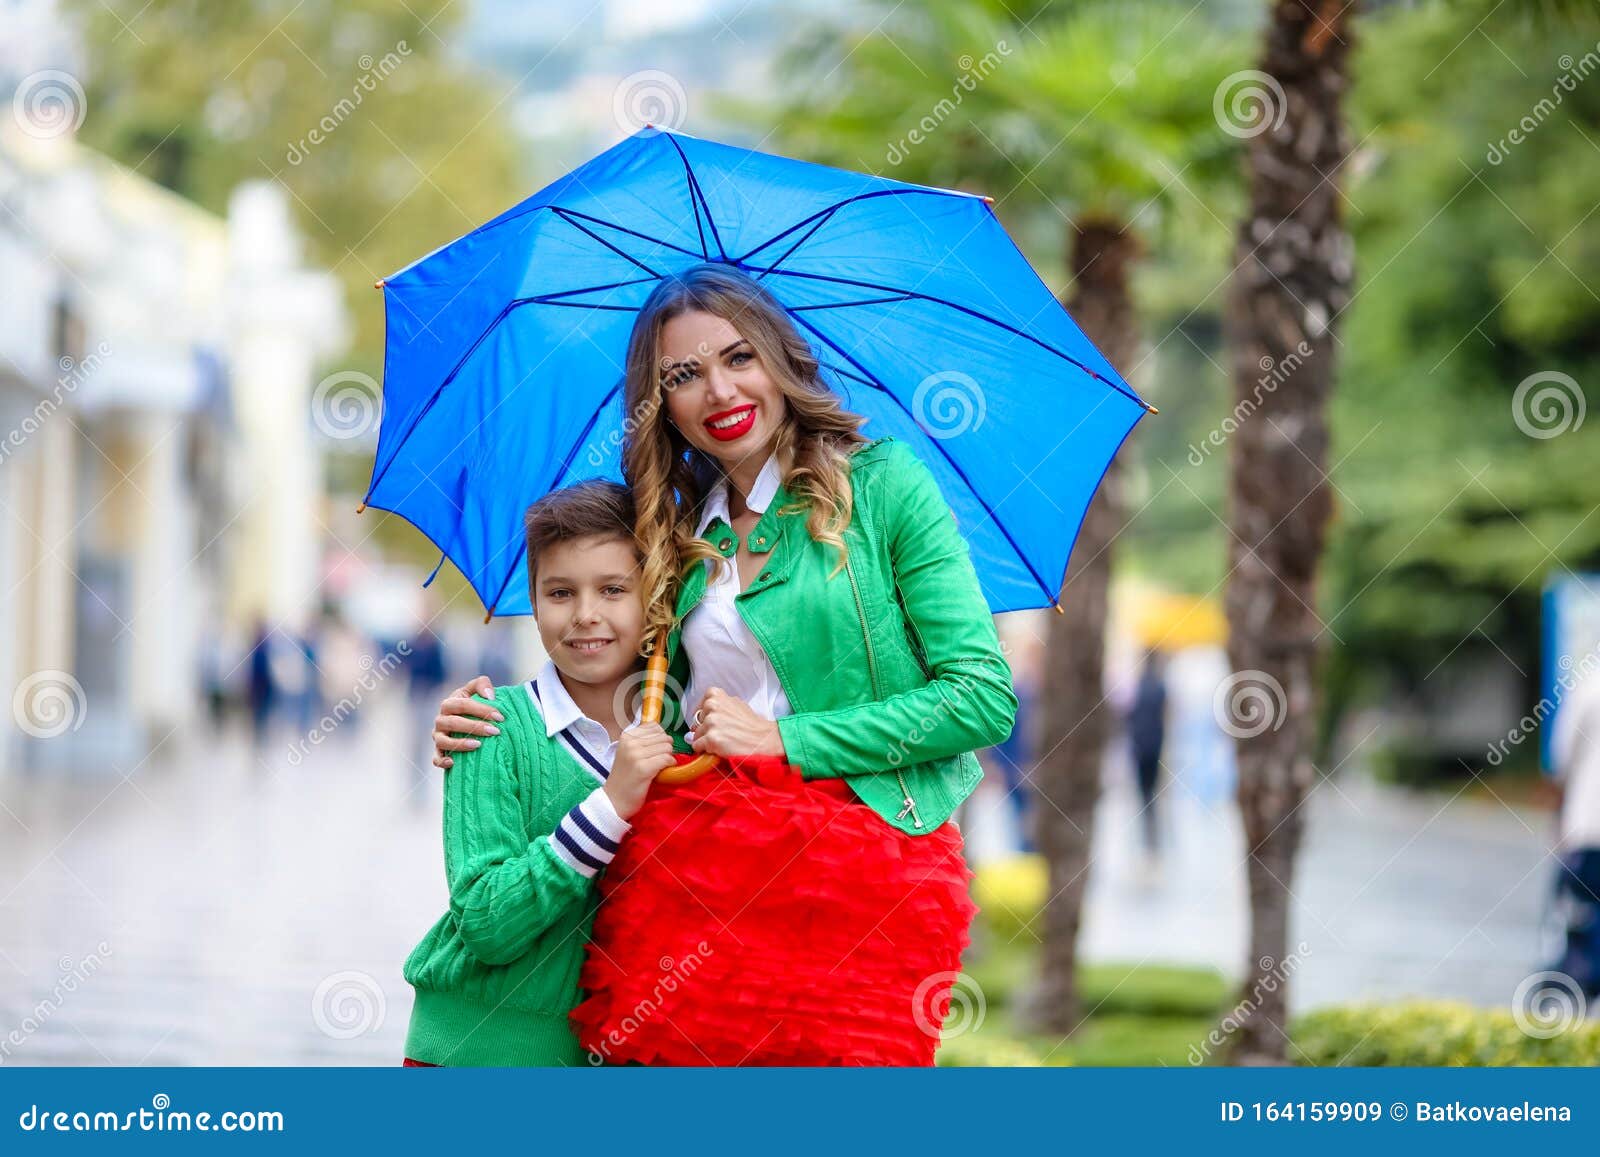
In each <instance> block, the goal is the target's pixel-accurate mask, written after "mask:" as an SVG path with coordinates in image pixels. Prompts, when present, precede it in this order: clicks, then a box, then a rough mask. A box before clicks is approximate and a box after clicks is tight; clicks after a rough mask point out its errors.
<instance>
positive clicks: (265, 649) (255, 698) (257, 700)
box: [249, 619, 278, 747]
mask: <svg viewBox="0 0 1600 1157" xmlns="http://www.w3.org/2000/svg"><path fill="white" fill-rule="evenodd" d="M249 699H250V735H251V738H252V739H253V740H254V741H255V745H256V746H257V747H261V746H263V745H264V744H265V743H266V739H267V729H268V728H269V727H270V726H271V724H272V716H273V713H274V712H275V711H276V710H277V705H278V683H277V678H276V677H275V676H274V674H273V668H272V630H271V628H269V627H268V626H267V621H266V620H265V619H257V620H256V624H255V628H254V629H253V631H252V632H251V643H250V686H249Z"/></svg>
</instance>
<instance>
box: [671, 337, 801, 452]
mask: <svg viewBox="0 0 1600 1157" xmlns="http://www.w3.org/2000/svg"><path fill="white" fill-rule="evenodd" d="M660 351H661V366H662V370H661V374H662V378H663V380H664V382H665V389H666V394H667V398H666V404H667V417H668V418H670V419H672V424H673V425H675V426H677V427H678V429H679V430H681V431H682V432H683V436H684V437H685V438H686V439H688V442H689V445H691V446H693V447H694V448H695V449H696V450H699V451H700V452H701V453H703V454H708V455H710V456H711V457H712V458H713V459H715V460H716V461H717V462H718V463H719V464H720V465H721V466H722V468H723V470H724V471H729V470H732V469H733V468H734V467H735V466H737V465H738V464H739V463H741V462H746V461H749V460H751V459H756V460H758V461H764V460H765V459H766V457H767V455H768V454H770V453H771V452H772V446H773V444H774V442H775V441H776V440H777V436H778V430H779V427H780V426H781V425H782V424H783V421H784V417H785V415H786V413H787V404H786V403H785V401H784V397H783V391H782V390H780V389H779V388H778V384H777V382H775V381H774V380H773V379H772V376H771V375H770V374H769V373H768V372H767V369H766V367H765V366H763V365H762V363H761V357H760V355H759V354H757V352H756V348H755V346H754V345H752V344H751V343H750V342H749V341H748V340H747V339H746V338H745V337H744V336H743V335H742V334H740V332H739V331H738V330H737V329H735V328H734V326H733V323H732V322H730V321H728V320H727V319H726V318H722V317H718V316H716V315H715V314H711V313H703V312H700V311H698V310H695V311H691V312H689V313H682V314H679V315H678V316H677V317H675V318H673V319H672V320H671V321H669V322H667V323H666V325H664V326H663V327H662V329H661V347H660Z"/></svg>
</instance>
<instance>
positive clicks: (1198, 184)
mask: <svg viewBox="0 0 1600 1157" xmlns="http://www.w3.org/2000/svg"><path fill="white" fill-rule="evenodd" d="M1013 7H1015V5H1013ZM1045 9H1049V11H1048V12H1046V11H1045ZM1191 11H1192V10H1189V9H1184V8H1181V7H1174V6H1170V5H1165V4H1153V5H1148V6H1140V7H1138V8H1136V9H1134V10H1132V11H1130V10H1128V9H1127V8H1126V7H1125V6H1124V7H1120V8H1118V7H1113V6H1112V5H1110V4H1102V3H1081V4H1070V5H1064V4H1058V5H1055V6H1054V7H1051V6H1049V5H1034V6H1032V8H1031V9H1030V10H1029V11H1026V12H1021V13H1017V14H1016V15H1012V14H1011V13H1009V12H1008V11H1007V10H1006V9H1005V7H1004V6H1003V5H990V4H981V3H980V4H971V3H966V4H961V3H953V2H951V0H937V2H935V3H930V4H925V5H922V6H921V7H920V8H919V9H917V10H916V11H915V12H910V13H907V14H905V15H899V14H898V13H897V14H891V17H890V18H889V19H888V20H887V21H886V22H885V23H882V24H880V25H879V26H877V27H876V29H875V30H874V31H872V32H870V33H867V34H865V35H857V34H855V33H852V32H850V31H848V30H844V31H841V30H839V29H837V28H833V29H828V30H825V31H824V32H823V33H822V34H821V35H820V36H818V37H815V38H812V39H809V40H806V41H804V42H803V43H802V44H801V46H800V47H798V48H797V49H796V50H795V51H794V52H793V53H792V54H791V55H790V56H789V58H788V59H787V61H786V62H785V65H784V66H783V69H782V71H783V74H784V75H785V76H786V78H787V80H788V82H789V83H788V88H789V89H790V91H791V92H794V93H796V94H797V95H795V96H794V97H793V98H792V99H791V100H790V101H789V102H788V103H787V104H786V105H785V106H784V109H783V111H782V113H781V114H780V115H779V123H781V124H782V125H783V126H784V132H783V136H784V138H785V145H786V147H787V148H789V149H791V150H793V151H795V152H798V153H800V154H802V155H807V156H810V157H813V158H816V159H819V160H826V161H829V162H831V163H834V164H839V165H846V166H850V167H854V168H863V169H868V170H870V171H876V172H882V173H883V174H884V175H886V176H893V177H896V178H898V179H901V180H908V181H916V182H920V183H926V184H933V185H940V186H944V187H964V188H967V189H972V190H974V191H980V192H986V193H990V194H991V195H993V196H994V197H995V208H996V210H997V212H999V213H1001V214H1002V215H1003V216H1004V217H1005V218H1006V219H1007V220H1008V222H1009V223H1011V224H1012V227H1013V229H1014V231H1016V232H1018V233H1019V234H1021V235H1022V236H1023V239H1024V242H1025V243H1026V242H1027V240H1028V238H1030V237H1040V238H1048V239H1053V243H1054V244H1055V245H1057V246H1059V249H1058V252H1060V253H1062V255H1063V257H1064V260H1063V261H1061V262H1060V264H1061V265H1062V266H1063V267H1064V271H1065V273H1066V275H1067V277H1068V280H1069V288H1068V290H1067V291H1066V293H1065V294H1064V303H1065V304H1066V306H1067V308H1068V310H1069V311H1070V312H1071V313H1072V315H1073V316H1074V318H1076V319H1077V321H1078V323H1079V325H1080V326H1081V327H1082V328H1083V330H1084V332H1085V333H1086V334H1087V335H1088V337H1089V338H1090V339H1091V340H1092V341H1094V342H1095V344H1096V345H1097V346H1098V347H1099V348H1100V349H1101V351H1102V352H1104V353H1105V355H1106V356H1107V357H1108V358H1109V359H1110V360H1111V362H1112V364H1113V365H1115V366H1117V367H1118V368H1119V369H1121V370H1122V371H1123V372H1124V373H1128V372H1131V371H1132V369H1133V368H1134V366H1135V364H1136V362H1137V360H1138V351H1139V325H1138V311H1137V308H1136V305H1135V301H1134V296H1133V274H1134V271H1135V268H1136V266H1137V263H1138V261H1139V259H1140V258H1141V256H1142V255H1143V254H1144V253H1145V252H1146V251H1147V246H1148V241H1147V239H1151V238H1158V239H1163V240H1165V239H1169V238H1171V237H1173V236H1174V235H1178V234H1186V233H1187V234H1192V233H1194V232H1197V231H1198V232H1204V231H1205V230H1206V229H1217V230H1221V229H1222V228H1223V226H1222V224H1221V219H1220V218H1218V217H1217V215H1216V213H1215V212H1214V210H1213V209H1212V208H1211V207H1209V206H1208V205H1207V204H1206V199H1208V198H1212V197H1215V196H1217V195H1218V192H1219V190H1225V189H1226V188H1227V186H1228V179H1229V176H1230V175H1231V171H1230V168H1229V166H1228V165H1227V164H1226V161H1227V159H1228V145H1229V144H1230V143H1231V142H1229V141H1228V140H1227V139H1226V138H1224V137H1223V136H1222V135H1221V134H1219V133H1218V132H1217V128H1216V123H1215V120H1214V119H1213V116H1212V96H1213V93H1214V91H1215V89H1216V87H1217V82H1218V80H1219V79H1220V78H1222V77H1223V76H1225V75H1226V74H1227V73H1228V72H1229V70H1230V66H1231V65H1232V66H1236V62H1234V61H1233V60H1232V54H1231V52H1230V50H1229V48H1228V46H1227V44H1226V42H1224V41H1223V40H1222V39H1221V38H1219V37H1218V36H1217V35H1216V34H1215V33H1214V32H1213V31H1212V30H1211V29H1209V28H1208V27H1206V26H1205V25H1203V24H1200V23H1199V22H1198V21H1197V20H1196V21H1195V22H1193V23H1192V24H1190V25H1189V26H1188V27H1185V25H1186V23H1188V22H1189V21H1190V16H1189V13H1190V12H1191ZM1030 17H1032V20H1031V23H1030V22H1029V18H1030ZM764 116H765V117H767V118H770V117H771V116H772V113H771V111H770V110H764ZM930 123H931V124H932V127H931V128H929V127H928V126H929V124H930ZM913 129H920V130H923V131H921V133H920V136H919V135H918V133H915V132H913V131H912V130H913ZM1045 243H1049V242H1045ZM1119 473H1120V472H1119V471H1118V470H1117V468H1116V467H1115V466H1113V469H1112V470H1111V471H1109V472H1108V473H1107V475H1106V477H1105V479H1104V481H1103V482H1102V483H1101V487H1100V490H1099V492H1098V493H1097V495H1096V497H1095V499H1094V501H1093V502H1092V503H1091V504H1090V507H1089V510H1088V512H1087V514H1086V516H1085V518H1084V521H1083V524H1082V526H1081V528H1080V529H1079V532H1078V539H1077V543H1076V545H1075V546H1074V548H1073V552H1072V558H1071V562H1070V564H1069V566H1068V570H1067V574H1066V576H1065V579H1064V583H1063V586H1062V590H1061V597H1060V601H1059V604H1058V605H1059V609H1060V611H1061V614H1059V615H1057V616H1053V617H1052V618H1053V621H1052V623H1051V626H1050V630H1049V639H1048V641H1047V655H1048V657H1047V659H1046V664H1045V668H1044V671H1043V676H1042V687H1041V688H1040V694H1039V701H1040V703H1041V704H1044V705H1048V709H1044V710H1041V711H1039V713H1038V719H1037V731H1036V734H1035V739H1036V749H1037V750H1038V751H1039V752H1040V753H1041V755H1040V758H1039V761H1038V764H1037V768H1036V770H1035V772H1034V775H1033V782H1034V786H1035V788H1036V790H1037V794H1038V797H1039V801H1040V806H1039V808H1038V809H1037V812H1038V815H1039V819H1040V823H1039V831H1038V842H1039V846H1040V848H1041V850H1042V852H1043V854H1044V856H1045V859H1046V861H1047V864H1048V867H1049V898H1048V900H1047V902H1046V903H1045V906H1044V910H1043V912H1042V927H1041V928H1040V935H1041V939H1042V942H1043V947H1042V951H1041V954H1040V971H1039V977H1038V983H1037V985H1036V986H1035V989H1034V991H1033V993H1032V994H1031V995H1030V997H1029V999H1028V1000H1027V1007H1026V1009H1025V1010H1024V1011H1025V1017H1026V1019H1027V1020H1028V1021H1029V1022H1031V1024H1032V1026H1033V1027H1035V1028H1037V1029H1039V1030H1041V1031H1048V1032H1054V1033H1059V1034H1063V1035H1065V1034H1070V1033H1071V1032H1072V1031H1073V1030H1074V1029H1075V1028H1076V1027H1077V1025H1078V1023H1079V1022H1080V1020H1081V1015H1080V1008H1079V1001H1078V995H1077V983H1076V969H1077V938H1078V928H1079V924H1080V916H1081V911H1082V904H1083V895H1084V890H1085V885H1086V883H1087V880H1088V870H1089V864H1090V843H1089V835H1090V831H1091V829H1092V821H1093V814H1094V809H1095V805H1096V802H1097V800H1098V798H1099V785H1100V765H1101V754H1102V750H1103V748H1104V746H1105V741H1106V737H1107V733H1108V730H1109V720H1108V718H1107V712H1106V710H1105V707H1104V703H1105V694H1104V689H1103V680H1102V669H1103V666H1104V655H1105V646H1104V635H1105V624H1106V619H1107V602H1108V597H1107V596H1108V588H1109V583H1110V574H1111V563H1112V556H1113V551H1112V543H1113V540H1114V538H1115V536H1116V534H1117V532H1118V531H1119V530H1120V529H1121V526H1122V521H1123V518H1122V510H1121V502H1120V495H1119V491H1120V485H1119Z"/></svg>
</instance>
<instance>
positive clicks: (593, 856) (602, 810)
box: [550, 787, 633, 876]
mask: <svg viewBox="0 0 1600 1157" xmlns="http://www.w3.org/2000/svg"><path fill="white" fill-rule="evenodd" d="M632 827H633V825H632V824H630V823H628V821H627V820H625V819H623V818H622V817H621V816H619V815H617V809H616V808H614V807H612V806H611V799H610V797H609V796H607V795H606V792H605V789H604V788H601V787H597V788H595V789H594V791H592V792H590V793H589V796H588V798H586V799H585V800H584V801H583V802H582V803H580V804H579V805H578V806H577V807H575V808H573V809H572V810H571V811H569V812H568V813H567V814H566V815H564V816H562V817H561V822H560V823H559V824H557V825H556V830H555V831H553V832H551V833H550V846H551V847H552V848H553V849H554V850H555V853H556V855H557V856H559V857H560V858H561V859H562V860H564V861H565V862H566V864H567V866H568V867H570V868H572V869H573V870H575V871H577V872H578V873H580V874H581V875H584V876H593V875H594V874H595V873H596V872H598V871H599V870H600V869H601V868H603V867H605V866H606V865H607V864H609V863H610V862H611V858H612V857H613V856H615V855H616V854H617V848H618V846H619V845H620V844H621V842H622V837H623V836H625V835H627V834H628V831H629V830H630V829H631V828H632Z"/></svg>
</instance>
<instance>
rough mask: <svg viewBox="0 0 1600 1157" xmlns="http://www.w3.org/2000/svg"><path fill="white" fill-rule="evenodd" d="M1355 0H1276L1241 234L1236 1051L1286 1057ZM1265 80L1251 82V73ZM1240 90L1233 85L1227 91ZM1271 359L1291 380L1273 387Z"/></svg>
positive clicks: (1256, 94) (1235, 547) (1308, 782)
mask: <svg viewBox="0 0 1600 1157" xmlns="http://www.w3.org/2000/svg"><path fill="white" fill-rule="evenodd" d="M1356 10H1357V0H1274V2H1273V4H1272V7H1271V13H1270V17H1269V20H1268V24H1267V28H1266V36H1265V43H1264V46H1263V49H1262V56H1261V66H1260V69H1259V70H1258V71H1257V72H1256V73H1255V74H1253V75H1250V76H1245V77H1242V78H1240V79H1241V80H1242V81H1243V82H1244V83H1245V85H1246V90H1248V91H1246V90H1241V93H1243V95H1242V96H1241V97H1240V103H1238V104H1235V105H1233V107H1234V108H1235V109H1236V110H1240V109H1242V110H1245V112H1246V121H1245V123H1243V124H1242V125H1240V126H1238V128H1237V131H1240V132H1244V133H1248V134H1249V135H1250V141H1249V149H1248V153H1247V160H1246V174H1247V179H1248V186H1249V198H1250V202H1249V208H1248V210H1247V211H1246V213H1245V216H1244V219H1243V221H1242V223H1241V224H1240V227H1239V230H1238V235H1237V240H1236V246H1237V249H1236V260H1235V269H1234V273H1233V278H1232V285H1231V290H1230V295H1229V307H1228V310H1227V342H1228V352H1229V357H1230V360H1231V369H1232V376H1233V384H1234V399H1235V402H1236V404H1237V405H1238V406H1242V407H1245V408H1246V412H1249V411H1250V410H1253V414H1252V416H1251V417H1250V419H1249V420H1248V421H1244V422H1241V423H1240V424H1239V427H1238V430H1237V432H1236V433H1235V434H1234V435H1233V439H1232V443H1231V446H1230V451H1229V452H1230V455H1231V458H1230V468H1231V478H1230V492H1229V524H1230V527H1229V528H1230V532H1231V533H1230V536H1229V563H1230V564H1231V567H1232V570H1231V571H1230V576H1229V579H1228V586H1227V616H1228V627H1229V641H1228V658H1229V660H1230V662H1231V663H1232V666H1233V670H1234V675H1233V676H1232V683H1231V685H1230V688H1229V690H1230V694H1229V695H1227V696H1224V698H1223V703H1224V705H1225V706H1226V707H1227V708H1228V709H1229V711H1230V712H1231V713H1232V714H1233V718H1231V719H1229V720H1228V721H1226V722H1225V724H1224V725H1225V726H1227V727H1228V728H1229V730H1230V731H1232V732H1233V733H1234V734H1235V736H1236V737H1237V745H1238V768H1239V785H1238V799H1239V809H1240V811H1241V813H1242V818H1243V822H1244V832H1245V844H1246V849H1247V861H1246V875H1247V878H1248V881H1249V892H1250V914H1251V923H1250V946H1249V952H1248V965H1247V974H1246V976H1245V979H1244V989H1243V992H1244V996H1245V999H1246V1000H1247V1001H1248V1002H1249V1003H1248V1005H1247V1007H1250V1008H1252V1009H1253V1011H1252V1012H1251V1013H1250V1015H1248V1016H1246V1017H1244V1018H1242V1019H1243V1023H1242V1027H1241V1028H1240V1029H1239V1030H1238V1032H1237V1034H1236V1036H1235V1038H1234V1041H1233V1053H1232V1056H1233V1059H1234V1060H1235V1061H1239V1062H1243V1063H1278V1062H1282V1061H1283V1060H1284V1055H1285V1053H1284V1050H1285V1045H1286V1044H1287V1041H1288V1037H1287V1036H1286V1033H1285V1029H1286V1025H1287V1003H1288V1002H1287V984H1286V983H1285V981H1286V976H1285V975H1284V971H1285V970H1284V965H1283V961H1284V959H1285V955H1286V953H1287V951H1288V944H1289V928H1288V921H1289V904H1290V899H1291V897H1292V895H1293V885H1294V867H1295V857H1296V853H1297V852H1298V850H1299V846H1300V838H1301V833H1302V823H1301V811H1300V805H1301V804H1302V803H1303V802H1304V801H1305V798H1306V794H1307V792H1308V791H1309V790H1310V788H1311V786H1312V784H1313V782H1314V778H1315V774H1316V772H1315V769H1314V768H1313V767H1312V763H1311V754H1310V752H1311V742H1312V739H1313V734H1312V733H1313V729H1314V720H1315V703H1314V700H1315V695H1316V680H1315V675H1316V639H1317V637H1318V635H1319V634H1320V623H1319V621H1318V619H1317V615H1316V611H1315V610H1314V607H1315V604H1316V592H1315V581H1314V580H1315V577H1316V572H1317V566H1318V563H1319V561H1320V559H1321V555H1322V548H1323V541H1324V537H1325V532H1326V527H1327V523H1328V519H1329V516H1330V513H1331V510H1332V499H1331V495H1330V490H1329V485H1328V481H1327V461H1328V416H1327V407H1328V397H1329V394H1330V393H1331V391H1332V388H1333V382H1334V354H1335V350H1334V327H1335V325H1336V319H1337V318H1338V315H1339V314H1340V312H1341V311H1342V310H1343V309H1344V306H1345V304H1346V303H1347V301H1348V300H1349V297H1350V284H1351V273H1352V268H1351V265H1352V258H1351V244H1350V239H1349V235H1348V234H1347V233H1346V232H1345V230H1344V227H1343V225H1342V223H1341V216H1342V214H1341V212H1340V198H1341V196H1342V195H1343V194H1342V192H1341V188H1340V186H1341V184H1342V179H1343V173H1342V169H1343V166H1344V163H1345V161H1346V159H1347V158H1348V156H1349V152H1350V144H1349V134H1348V132H1347V129H1346V125H1345V117H1344V96H1345V92H1346V91H1347V89H1348V87H1349V75H1348V70H1349V60H1350V41H1351V25H1352V21H1353V19H1354V17H1355V14H1356ZM1250 86H1254V87H1253V88H1251V87H1250ZM1230 100H1231V98H1230ZM1263 367H1272V368H1273V369H1274V372H1275V377H1276V379H1277V385H1276V386H1275V388H1274V389H1272V390H1266V391H1264V390H1263V389H1262V388H1261V384H1260V383H1261V381H1262V379H1263V376H1264V375H1263Z"/></svg>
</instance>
